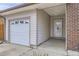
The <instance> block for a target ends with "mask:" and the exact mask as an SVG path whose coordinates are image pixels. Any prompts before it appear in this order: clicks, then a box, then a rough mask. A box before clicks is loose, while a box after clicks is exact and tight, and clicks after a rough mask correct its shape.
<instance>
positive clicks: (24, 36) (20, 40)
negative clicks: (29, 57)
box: [10, 20, 30, 46]
mask: <svg viewBox="0 0 79 59" xmlns="http://www.w3.org/2000/svg"><path fill="white" fill-rule="evenodd" d="M20 21H21V20H19V21H18V24H15V22H16V20H15V21H12V22H11V23H10V40H11V42H12V43H16V44H22V45H27V46H28V45H30V43H29V23H27V24H26V23H25V22H27V20H22V21H23V23H20Z"/></svg>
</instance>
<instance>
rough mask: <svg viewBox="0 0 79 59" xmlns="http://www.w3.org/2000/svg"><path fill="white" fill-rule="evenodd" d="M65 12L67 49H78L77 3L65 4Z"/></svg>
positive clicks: (78, 7)
mask: <svg viewBox="0 0 79 59" xmlns="http://www.w3.org/2000/svg"><path fill="white" fill-rule="evenodd" d="M66 12H67V14H66V15H67V16H66V17H67V19H66V20H67V47H68V49H69V50H79V4H77V3H70V4H67V5H66Z"/></svg>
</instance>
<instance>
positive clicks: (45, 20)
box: [37, 10, 50, 45]
mask: <svg viewBox="0 0 79 59" xmlns="http://www.w3.org/2000/svg"><path fill="white" fill-rule="evenodd" d="M37 15H38V17H37V18H38V20H37V21H38V22H37V23H38V33H37V34H38V36H37V38H38V45H39V44H40V43H42V42H44V41H46V40H47V39H48V38H49V35H50V34H49V33H50V25H49V21H50V19H49V16H48V14H46V13H45V12H44V11H43V10H38V13H37Z"/></svg>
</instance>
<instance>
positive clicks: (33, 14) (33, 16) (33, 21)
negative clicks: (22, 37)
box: [5, 10, 37, 45]
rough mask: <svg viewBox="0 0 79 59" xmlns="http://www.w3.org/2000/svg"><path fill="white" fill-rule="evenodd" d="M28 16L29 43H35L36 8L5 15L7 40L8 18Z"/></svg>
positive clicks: (7, 37) (7, 36) (7, 38)
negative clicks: (29, 25)
mask: <svg viewBox="0 0 79 59" xmlns="http://www.w3.org/2000/svg"><path fill="white" fill-rule="evenodd" d="M28 16H30V17H31V19H30V24H31V27H30V28H31V29H30V44H31V45H36V22H37V20H36V10H31V11H25V12H21V13H17V14H12V15H6V16H5V17H6V40H7V41H8V40H9V25H8V24H9V22H8V21H9V20H11V19H15V18H21V17H28Z"/></svg>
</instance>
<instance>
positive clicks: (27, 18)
mask: <svg viewBox="0 0 79 59" xmlns="http://www.w3.org/2000/svg"><path fill="white" fill-rule="evenodd" d="M14 20H17V18H15V19H9V20H8V42H9V43H11V41H10V40H11V39H10V22H11V21H14ZM18 20H21V19H20V18H18ZM25 20H29V46H28V47H31V38H30V35H31V20H30V16H27V17H26V19H25ZM12 44H16V43H12ZM17 45H21V44H17ZM25 46H26V45H25Z"/></svg>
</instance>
